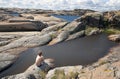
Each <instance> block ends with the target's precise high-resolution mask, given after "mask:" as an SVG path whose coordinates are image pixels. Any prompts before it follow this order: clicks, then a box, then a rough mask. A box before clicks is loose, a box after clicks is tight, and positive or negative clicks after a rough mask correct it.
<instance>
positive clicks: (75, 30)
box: [0, 9, 120, 79]
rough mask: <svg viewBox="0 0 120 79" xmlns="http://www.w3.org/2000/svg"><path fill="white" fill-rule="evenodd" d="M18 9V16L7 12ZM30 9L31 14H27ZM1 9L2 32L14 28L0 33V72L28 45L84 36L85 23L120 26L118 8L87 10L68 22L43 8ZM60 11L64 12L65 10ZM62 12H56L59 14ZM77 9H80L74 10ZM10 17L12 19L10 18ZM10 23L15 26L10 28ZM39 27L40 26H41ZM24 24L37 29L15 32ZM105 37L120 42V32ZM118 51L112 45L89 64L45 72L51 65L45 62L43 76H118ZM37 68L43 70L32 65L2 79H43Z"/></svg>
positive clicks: (95, 78) (76, 78)
mask: <svg viewBox="0 0 120 79" xmlns="http://www.w3.org/2000/svg"><path fill="white" fill-rule="evenodd" d="M12 10H14V11H12ZM17 11H18V13H21V14H20V15H19V16H11V15H9V12H17ZM29 11H30V12H31V13H29ZM0 12H1V13H3V14H2V15H0V31H3V30H4V29H5V30H7V31H9V30H10V29H12V31H14V32H0V72H1V71H4V70H5V69H6V68H8V67H10V65H12V64H13V63H14V62H15V60H16V59H17V57H19V54H20V53H21V52H22V51H24V50H26V49H27V48H28V47H35V46H42V45H47V44H48V45H53V44H56V43H59V42H62V41H67V40H71V39H75V38H79V37H83V36H85V35H87V34H85V31H86V27H87V26H92V27H97V28H104V27H107V26H110V27H111V26H114V27H119V25H120V20H119V19H120V17H119V16H120V15H119V11H116V12H104V13H101V12H94V13H90V12H91V11H89V12H86V11H83V13H82V12H81V13H80V15H81V14H85V13H86V14H85V15H83V16H81V17H80V18H78V19H76V20H75V21H73V22H70V23H68V22H65V21H64V20H62V19H59V18H56V17H54V16H51V15H49V13H50V14H51V13H55V12H52V11H45V12H44V13H45V14H44V13H43V10H38V11H36V10H26V11H23V10H20V9H6V10H4V9H3V10H2V11H0ZM61 12H63V14H65V13H64V12H65V11H61ZM61 12H56V13H57V14H60V15H61ZM76 12H80V11H79V10H76ZM4 13H7V14H4ZM37 13H40V14H37ZM66 14H71V15H72V14H73V12H68V13H66ZM75 15H76V14H75ZM13 17H14V19H11V18H13ZM86 25H87V26H86ZM3 26H4V27H3ZM11 26H12V27H15V28H11ZM19 26H20V27H19ZM21 26H22V27H21ZM26 26H29V27H26ZM40 26H43V27H42V28H40ZM9 27H10V28H9ZM24 27H26V29H30V30H31V29H32V30H33V29H34V30H37V31H38V32H35V31H34V32H31V31H30V32H15V31H16V28H17V29H20V31H21V29H25V28H24ZM40 30H41V31H40ZM100 32H101V31H100V30H99V29H97V30H92V31H91V32H90V33H89V34H88V35H94V34H98V33H100ZM108 38H109V39H110V40H112V41H120V35H119V34H116V35H110V36H109V37H108ZM119 51H120V45H119V46H117V47H114V48H112V49H111V51H110V53H109V54H108V55H106V56H105V57H103V58H101V59H99V60H98V61H97V62H95V63H93V64H91V65H88V66H68V67H60V68H59V67H58V68H55V69H52V70H50V71H48V70H49V69H50V68H49V67H50V66H48V65H44V66H43V68H46V69H47V71H48V74H47V75H46V79H51V78H58V77H61V76H62V78H66V79H67V78H68V79H70V78H73V79H120V58H119V57H120V52H119ZM47 63H48V62H47ZM49 64H50V63H49ZM40 71H44V70H41V68H38V67H36V66H35V65H32V66H31V67H30V68H28V69H27V70H26V71H25V72H23V73H20V74H17V75H12V76H7V77H4V78H2V79H43V78H42V76H41V74H40ZM56 73H57V74H56ZM60 74H62V75H60ZM58 79H59V78H58Z"/></svg>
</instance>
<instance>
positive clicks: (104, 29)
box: [85, 26, 120, 35]
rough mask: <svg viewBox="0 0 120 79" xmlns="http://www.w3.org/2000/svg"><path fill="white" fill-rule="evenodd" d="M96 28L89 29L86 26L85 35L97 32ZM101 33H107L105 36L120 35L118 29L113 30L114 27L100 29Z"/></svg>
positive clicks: (119, 29)
mask: <svg viewBox="0 0 120 79" xmlns="http://www.w3.org/2000/svg"><path fill="white" fill-rule="evenodd" d="M97 29H98V28H97V27H90V26H87V28H86V30H85V33H86V35H88V34H89V33H90V32H91V31H92V30H97ZM101 30H102V32H103V33H107V34H120V28H114V27H107V28H103V29H101Z"/></svg>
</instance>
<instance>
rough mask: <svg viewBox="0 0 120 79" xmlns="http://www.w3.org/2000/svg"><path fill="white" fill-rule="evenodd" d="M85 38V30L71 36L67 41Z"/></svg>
mask: <svg viewBox="0 0 120 79" xmlns="http://www.w3.org/2000/svg"><path fill="white" fill-rule="evenodd" d="M83 36H85V31H84V30H83V31H80V32H77V33H74V34H72V35H70V36H69V37H68V39H67V40H72V39H76V38H79V37H83Z"/></svg>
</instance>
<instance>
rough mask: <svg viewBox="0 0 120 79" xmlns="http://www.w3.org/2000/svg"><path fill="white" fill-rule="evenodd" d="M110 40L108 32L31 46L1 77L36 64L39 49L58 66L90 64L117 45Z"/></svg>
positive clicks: (19, 71)
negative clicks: (51, 43) (46, 44)
mask: <svg viewBox="0 0 120 79" xmlns="http://www.w3.org/2000/svg"><path fill="white" fill-rule="evenodd" d="M116 45H117V44H116V43H115V42H112V41H109V40H108V38H107V35H106V34H99V35H93V36H88V37H84V38H79V39H75V40H71V41H67V42H63V43H59V44H56V45H53V46H42V47H36V48H30V49H28V50H27V51H25V52H24V53H22V54H21V56H20V58H19V59H18V60H17V61H16V63H15V64H13V65H12V66H11V67H10V68H9V69H7V70H6V71H4V72H3V73H0V77H2V76H6V75H13V74H18V73H21V72H23V71H25V70H26V69H27V68H28V67H29V66H30V65H32V64H34V61H35V58H36V56H37V53H38V51H40V50H41V51H43V55H44V57H45V58H53V59H54V60H55V65H56V67H60V66H68V65H70V66H72V65H88V64H92V63H94V62H96V61H97V60H98V59H99V58H101V57H103V56H105V55H106V54H107V53H108V51H109V49H110V48H111V47H113V46H116Z"/></svg>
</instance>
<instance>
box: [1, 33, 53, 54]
mask: <svg viewBox="0 0 120 79" xmlns="http://www.w3.org/2000/svg"><path fill="white" fill-rule="evenodd" d="M51 39H52V37H51V36H50V35H49V34H46V35H43V36H39V35H33V36H25V37H22V38H20V39H18V40H15V41H13V42H11V43H9V44H8V45H6V46H3V47H1V48H0V52H2V51H4V50H8V49H12V48H16V47H22V46H23V47H34V46H41V45H45V44H46V43H48V42H49V41H51Z"/></svg>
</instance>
